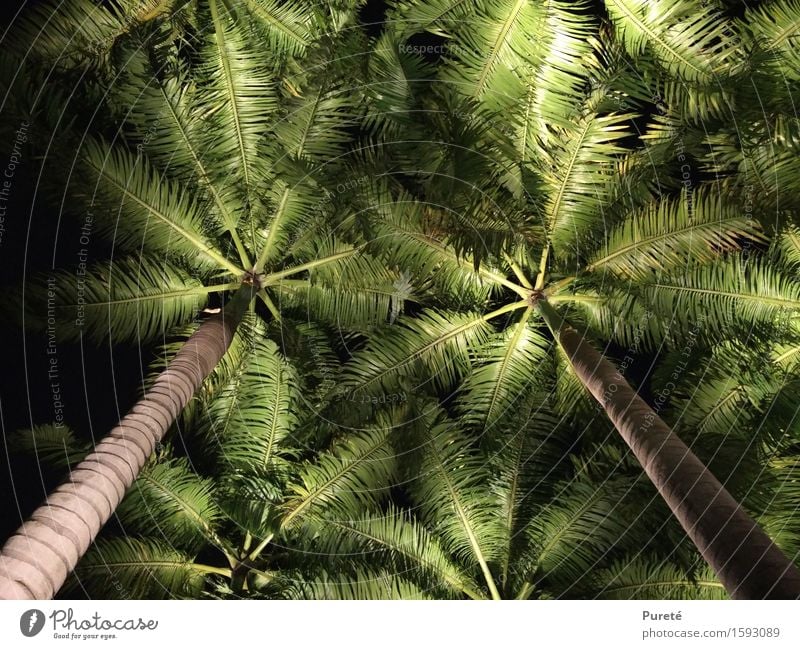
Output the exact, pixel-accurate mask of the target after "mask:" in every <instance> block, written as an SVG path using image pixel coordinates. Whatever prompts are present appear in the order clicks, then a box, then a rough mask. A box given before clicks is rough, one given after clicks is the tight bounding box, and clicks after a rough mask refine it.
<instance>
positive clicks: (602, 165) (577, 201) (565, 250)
mask: <svg viewBox="0 0 800 649" xmlns="http://www.w3.org/2000/svg"><path fill="white" fill-rule="evenodd" d="M631 117H632V115H630V114H621V115H619V114H611V115H597V114H588V115H586V116H583V117H581V118H579V119H577V120H575V121H574V122H573V123H572V124H570V126H569V127H568V128H566V129H564V130H563V131H562V132H561V133H560V134H559V136H558V139H551V141H550V142H549V147H548V150H547V152H546V153H545V154H544V159H542V160H541V161H539V162H537V165H538V166H540V167H541V173H542V178H543V181H544V183H545V185H546V187H547V189H548V197H547V203H546V205H545V219H546V224H547V230H548V232H549V234H550V237H551V240H552V242H553V245H554V246H555V247H556V249H557V250H558V252H559V253H560V254H564V255H569V254H571V253H572V250H573V248H574V246H575V242H576V240H580V239H581V238H582V237H584V236H586V235H587V234H589V233H588V232H587V229H588V228H591V227H592V226H595V225H596V224H597V223H598V222H599V221H602V219H603V208H604V206H607V205H608V203H609V202H610V200H611V199H612V198H613V197H614V195H615V185H614V184H615V174H616V171H617V164H618V160H619V157H620V155H621V154H622V153H624V152H625V149H624V147H623V146H622V145H621V140H622V139H623V138H624V137H626V136H627V135H628V131H627V130H626V129H627V126H628V124H629V122H630V120H631ZM572 254H574V253H572Z"/></svg>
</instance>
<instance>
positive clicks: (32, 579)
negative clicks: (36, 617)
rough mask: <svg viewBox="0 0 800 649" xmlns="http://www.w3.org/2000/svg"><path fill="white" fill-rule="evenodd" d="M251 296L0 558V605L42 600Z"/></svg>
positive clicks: (233, 306)
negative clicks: (2, 603)
mask: <svg viewBox="0 0 800 649" xmlns="http://www.w3.org/2000/svg"><path fill="white" fill-rule="evenodd" d="M252 294H253V287H252V286H250V285H249V284H245V285H243V286H242V287H241V288H240V289H239V290H238V291H237V292H236V294H235V295H234V297H233V299H232V300H231V301H230V302H228V304H227V305H226V307H225V309H224V310H223V311H222V312H221V313H219V314H217V315H214V316H212V317H211V318H209V319H208V320H206V321H205V322H204V323H203V324H202V325H200V327H199V328H198V329H197V331H196V332H195V333H194V334H193V335H192V336H191V337H190V338H189V339H188V340H187V341H186V342H185V343H184V345H183V346H182V347H181V349H180V351H179V352H178V353H177V354H176V355H175V358H174V359H172V361H170V363H169V365H168V366H167V369H165V370H164V371H163V372H162V373H161V374H159V375H158V377H157V378H156V380H155V382H154V383H153V385H152V387H151V388H150V389H149V390H148V391H147V393H146V394H145V395H144V396H143V397H142V398H141V399H140V400H139V401H138V402H137V403H136V405H134V406H133V408H131V410H130V412H129V413H128V414H127V415H125V417H124V418H123V419H122V420H121V421H120V422H119V424H118V425H117V426H116V427H114V428H113V429H112V430H111V432H110V433H109V434H108V435H107V436H106V437H105V438H103V439H102V440H101V441H100V443H99V444H97V446H95V448H94V450H93V452H92V453H90V454H89V455H88V456H87V457H86V458H85V459H84V460H83V461H82V462H80V463H79V464H78V465H77V466H76V467H75V468H74V469H73V470H72V472H71V473H70V475H69V477H68V478H67V479H66V480H65V481H64V482H63V483H62V484H61V485H59V486H58V487H57V488H56V489H55V491H53V493H51V494H50V495H49V496H48V497H47V500H46V502H45V504H43V505H42V506H40V507H39V508H38V509H36V511H34V512H33V514H32V515H31V517H30V518H29V519H28V520H27V521H26V522H25V523H24V524H23V525H22V527H20V528H19V529H18V530H17V531H16V532H15V533H14V535H13V536H11V538H10V539H9V540H8V541H7V542H6V544H5V545H4V546H3V549H2V552H0V599H49V598H51V597H53V595H55V593H57V592H58V590H59V589H60V588H61V586H62V584H63V583H64V581H65V580H66V578H67V575H69V573H70V572H72V570H73V568H74V567H75V564H77V562H78V560H79V559H80V558H81V557H82V556H83V554H84V553H85V552H86V550H87V549H88V548H89V546H90V545H91V543H92V541H93V540H94V538H95V537H96V536H97V533H98V532H99V531H100V528H101V527H102V526H103V525H104V524H105V522H106V521H107V520H108V519H109V518H110V517H111V514H113V513H114V510H115V509H116V508H117V505H119V503H120V501H121V500H122V498H123V497H124V495H125V492H126V491H127V490H128V489H129V488H130V486H131V485H132V484H133V482H134V480H136V477H137V476H138V475H139V471H141V469H142V467H143V466H144V464H145V462H146V461H147V459H148V457H150V455H151V453H152V452H153V450H154V449H155V446H156V443H157V442H159V441H160V440H161V438H162V437H163V436H164V434H165V433H166V432H167V430H168V429H169V427H170V426H171V425H172V423H173V422H174V421H175V418H176V417H177V416H178V413H180V411H181V410H183V408H184V407H185V406H186V404H187V403H188V402H189V400H190V399H191V398H192V396H193V395H194V393H195V392H196V391H197V389H198V388H199V387H200V385H201V384H202V382H203V381H204V380H205V378H206V377H207V376H208V375H209V374H210V373H211V371H212V370H213V369H214V367H216V365H217V363H218V362H219V361H220V359H221V358H222V357H223V355H224V354H225V352H226V351H227V349H228V346H229V345H230V342H231V339H232V338H233V334H234V332H235V331H236V328H237V326H238V325H239V322H240V321H241V318H242V315H243V314H244V311H245V309H246V308H247V305H248V304H249V303H250V299H251V297H252Z"/></svg>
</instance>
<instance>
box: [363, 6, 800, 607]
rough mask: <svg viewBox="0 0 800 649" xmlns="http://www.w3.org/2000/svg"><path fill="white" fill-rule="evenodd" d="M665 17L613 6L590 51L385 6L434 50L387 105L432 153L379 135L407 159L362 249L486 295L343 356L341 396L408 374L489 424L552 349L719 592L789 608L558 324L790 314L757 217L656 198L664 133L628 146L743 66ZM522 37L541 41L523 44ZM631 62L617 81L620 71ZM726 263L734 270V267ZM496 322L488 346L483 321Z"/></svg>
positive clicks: (695, 471)
mask: <svg viewBox="0 0 800 649" xmlns="http://www.w3.org/2000/svg"><path fill="white" fill-rule="evenodd" d="M669 4H670V8H669V9H670V10H669V11H667V7H666V4H664V6H663V7H662V9H663V10H662V11H661V12H658V11H655V10H654V9H653V6H652V3H647V5H646V6H645V3H642V2H628V1H619V2H617V1H616V0H614V1H613V2H608V3H607V8H608V12H609V18H610V21H609V23H608V25H609V28H610V29H611V30H613V34H614V36H613V38H610V39H609V41H608V43H606V42H602V43H600V44H598V45H596V46H595V44H593V38H592V37H593V35H594V34H596V33H597V32H596V27H595V26H594V25H593V20H592V19H591V18H590V17H589V16H588V14H584V15H582V14H581V13H580V11H579V10H578V11H576V10H575V9H574V7H573V6H569V7H567V5H562V4H560V3H558V2H555V3H548V5H547V8H546V9H545V8H543V7H540V6H538V5H537V4H535V3H528V2H512V1H510V0H509V1H508V2H504V3H493V4H491V5H490V4H489V3H477V4H476V5H475V6H472V5H471V6H470V7H466V6H464V5H463V4H460V3H448V2H445V1H442V2H434V3H432V4H431V3H426V4H425V6H422V5H420V4H417V3H411V2H409V3H399V5H398V8H397V12H398V13H397V14H396V16H398V17H401V18H402V24H403V25H404V26H405V28H406V30H407V32H408V33H413V32H414V31H416V30H417V29H419V28H424V29H428V30H429V31H432V32H434V33H436V34H443V35H446V36H447V37H448V38H449V41H448V43H449V45H448V47H449V51H450V54H449V55H448V56H447V57H446V58H445V60H444V62H443V64H442V65H441V66H440V68H439V72H438V76H437V77H436V78H437V79H438V80H439V81H440V82H442V83H441V84H440V85H439V86H438V87H437V90H438V95H439V96H438V97H437V98H436V99H435V100H434V101H435V103H433V102H431V103H429V104H427V106H426V105H425V103H424V100H423V101H421V102H418V103H415V101H416V98H414V97H413V96H412V97H409V96H408V94H406V95H398V99H397V102H396V105H395V106H393V111H392V115H393V114H394V113H399V114H401V115H402V114H404V113H406V114H407V113H408V112H409V111H411V110H419V108H420V105H422V106H425V107H426V108H427V110H432V111H433V115H432V116H430V117H429V118H428V120H427V122H426V124H425V127H424V128H422V129H420V130H422V131H423V132H425V133H426V136H427V139H428V140H434V142H435V144H434V145H433V146H431V149H432V150H431V151H430V152H429V153H427V154H422V155H420V154H417V157H416V158H410V152H409V151H408V147H407V146H406V145H405V143H403V142H399V143H398V144H396V145H394V146H393V142H392V136H393V130H392V129H391V128H386V129H385V140H386V143H385V146H386V148H394V149H396V157H397V159H398V160H403V159H404V157H405V159H409V158H410V159H412V160H422V162H421V163H420V164H418V165H417V166H416V167H415V168H414V169H412V170H408V171H406V176H407V178H403V179H400V180H398V182H396V183H395V186H391V183H387V185H388V186H387V187H386V189H385V190H383V191H381V192H377V193H374V194H372V195H369V196H367V197H366V198H365V199H364V205H365V206H366V205H380V206H381V207H380V208H378V209H376V210H375V211H377V212H378V213H379V215H380V216H379V218H376V219H374V223H373V224H371V225H372V227H373V230H372V232H371V234H372V236H373V237H375V242H376V243H375V244H374V245H375V248H377V249H380V250H383V252H384V254H385V255H386V256H387V259H389V260H390V262H391V263H393V264H395V265H396V266H397V267H398V268H400V269H402V270H403V272H405V273H407V274H409V275H411V276H415V277H420V278H423V281H425V280H426V279H427V276H428V275H429V273H430V269H431V268H435V269H436V271H435V272H437V273H440V274H442V275H443V276H444V277H443V278H439V279H437V284H441V283H442V282H448V283H449V285H450V288H455V287H456V286H457V283H458V279H459V274H461V275H463V274H464V273H465V272H467V271H468V270H469V269H470V268H472V267H475V268H478V270H477V271H476V272H475V281H476V283H480V284H482V286H483V287H484V288H485V292H484V296H483V299H482V300H475V299H474V298H473V296H474V295H475V294H476V291H473V292H472V293H471V294H464V293H460V294H456V293H453V295H452V297H451V298H450V303H451V304H458V298H462V299H461V306H462V308H463V306H464V303H468V304H469V306H472V307H473V308H475V309H476V311H473V313H471V314H469V313H467V314H463V315H462V314H455V313H452V312H442V311H439V310H434V309H430V310H426V311H424V312H422V313H420V314H417V316H416V317H415V318H413V319H408V320H405V321H402V322H401V323H400V324H401V326H400V327H399V328H395V329H394V330H387V332H386V333H385V334H384V335H380V336H377V337H376V338H375V339H374V343H372V344H370V345H369V346H368V347H367V348H366V349H365V350H364V351H363V352H362V353H360V354H357V355H356V358H355V359H354V361H353V363H352V365H351V370H350V377H349V381H348V387H349V388H350V389H351V390H353V391H354V392H357V393H358V392H361V393H367V394H371V395H373V396H375V395H376V393H380V392H383V391H385V392H389V393H391V392H392V391H395V390H397V389H399V386H400V383H401V375H402V374H404V373H408V372H410V371H412V370H413V368H417V367H418V366H422V367H423V368H424V370H423V374H422V375H421V376H420V380H425V381H426V382H430V383H432V384H434V386H435V388H437V389H438V390H440V391H441V392H440V394H442V393H445V394H446V393H447V391H449V390H452V389H456V388H457V387H458V385H459V383H460V381H461V380H462V379H465V382H464V386H463V387H462V391H463V393H464V399H463V403H464V404H465V409H466V410H467V411H473V412H475V411H477V412H475V414H476V415H477V416H479V417H483V418H484V420H485V422H486V423H485V424H484V425H493V424H495V423H496V422H495V421H494V420H495V419H496V417H497V413H499V412H503V411H505V410H508V409H512V408H513V401H514V398H515V397H516V396H517V395H519V394H520V393H521V392H522V391H523V390H524V389H529V388H526V384H528V385H529V382H530V381H531V380H535V379H532V378H531V366H532V365H534V364H536V363H539V364H541V362H542V361H541V359H542V351H541V350H542V349H543V348H545V347H546V346H547V343H548V335H547V334H549V336H552V338H553V339H554V340H555V342H556V352H555V353H556V357H557V364H558V366H559V369H558V371H560V372H564V371H565V366H566V367H568V368H569V370H568V376H567V377H565V378H566V381H577V382H578V383H579V384H581V385H583V386H584V387H585V388H586V389H588V390H589V391H590V392H591V393H592V394H593V395H594V397H595V398H596V399H597V401H598V402H599V403H600V405H601V406H602V408H603V409H604V410H605V412H606V413H607V415H608V416H609V418H610V419H611V421H612V422H614V424H615V426H616V427H617V429H618V431H619V432H620V434H621V435H622V437H623V438H624V439H625V440H626V442H627V443H628V445H629V446H630V448H631V450H632V451H633V452H634V454H635V455H636V457H637V458H638V459H639V461H640V463H641V465H642V467H643V468H644V470H645V472H646V473H647V474H648V475H649V476H650V478H651V480H652V481H653V483H654V484H655V485H656V487H657V488H658V489H659V492H660V493H661V495H662V496H663V497H664V499H665V500H666V502H667V503H668V504H669V505H670V508H671V509H672V511H673V513H674V514H675V516H676V517H677V518H678V519H679V521H680V522H681V524H682V525H683V527H684V529H685V530H686V531H687V533H688V534H689V536H690V538H692V540H693V541H694V542H695V544H696V545H697V547H698V548H699V549H700V551H701V553H702V554H703V556H704V557H705V558H706V560H707V561H708V562H709V564H710V565H711V566H712V568H713V569H714V570H715V572H716V573H717V574H718V576H719V577H720V579H721V580H722V582H723V583H724V584H725V586H726V588H727V589H728V590H729V592H730V593H731V594H732V595H733V596H736V597H744V598H763V597H768V596H769V597H791V598H795V597H798V596H800V571H798V569H797V567H796V566H795V565H794V564H793V563H792V562H791V561H789V560H788V559H787V558H786V557H785V556H784V555H783V553H782V552H781V551H780V550H779V549H778V548H777V547H776V546H775V545H774V544H773V543H772V541H771V540H770V539H769V537H768V536H767V535H766V534H764V532H763V531H762V530H761V529H760V528H759V527H758V526H757V525H756V523H755V522H754V521H753V520H752V519H751V518H750V517H749V516H748V515H747V514H746V513H745V512H744V510H743V509H742V508H741V507H740V506H739V504H738V503H737V502H736V501H735V500H734V499H733V498H732V497H731V496H730V494H729V493H728V492H727V491H726V490H725V488H724V487H723V486H722V485H721V484H720V483H719V481H718V480H716V478H714V476H713V475H712V474H711V473H710V472H709V471H708V470H707V469H706V468H705V466H704V465H703V464H702V463H701V462H700V461H699V460H698V459H697V458H696V457H695V456H694V454H693V453H691V451H690V450H689V449H688V448H687V447H686V445H685V444H683V442H681V440H680V439H679V438H678V437H677V436H676V435H675V434H674V433H673V431H672V430H671V428H670V427H669V426H667V425H666V424H665V423H664V422H663V421H662V419H661V418H660V417H659V416H658V414H657V412H656V411H654V409H653V408H651V407H650V406H648V405H647V404H646V403H645V401H644V400H643V399H641V398H640V397H639V396H638V395H637V394H636V391H635V390H633V389H632V388H631V387H630V385H629V383H628V382H627V380H626V379H625V378H624V377H623V376H622V374H621V372H620V371H619V370H618V369H617V368H615V367H614V366H613V365H612V364H611V363H610V362H609V361H608V360H607V359H606V358H604V357H603V356H602V355H601V354H599V353H598V352H597V351H596V350H594V348H593V347H592V345H591V343H590V342H589V340H588V339H587V336H586V335H585V334H580V333H578V331H577V330H576V327H575V326H574V325H572V324H571V323H570V322H569V321H568V320H567V319H566V318H565V317H564V315H562V314H560V313H559V312H558V311H557V310H556V309H555V307H556V305H561V304H566V305H569V306H570V307H572V309H573V315H572V316H571V318H578V322H581V323H583V325H581V326H585V325H593V326H594V328H595V331H597V332H598V333H600V334H601V335H604V337H606V338H607V339H611V340H614V341H616V342H618V343H621V344H623V345H625V346H628V345H631V344H632V341H634V339H635V338H637V334H640V337H641V338H642V339H643V340H644V341H648V342H649V343H650V344H653V343H654V342H656V343H659V344H666V345H672V346H676V345H680V344H681V343H680V340H681V337H683V336H687V335H688V334H690V333H691V332H692V329H693V328H697V327H699V328H700V329H702V330H703V331H705V332H712V334H717V335H720V333H721V332H723V333H722V335H725V334H724V332H725V331H728V332H730V331H731V330H732V329H733V328H736V326H741V325H742V324H744V323H747V322H749V323H751V324H752V323H753V322H758V323H759V324H763V325H764V326H767V327H769V326H774V325H775V323H776V322H777V321H778V320H779V319H780V318H781V317H782V315H783V314H785V313H787V312H792V311H796V310H797V309H798V307H800V303H798V302H797V300H796V298H795V294H794V290H793V288H792V287H791V286H789V285H788V284H787V282H786V280H785V278H783V277H781V275H780V273H778V272H775V271H772V270H771V269H768V268H767V267H766V266H765V264H764V263H763V262H759V261H757V260H756V258H755V257H756V254H755V253H756V252H757V250H758V248H759V247H760V246H761V245H762V242H763V241H764V237H765V235H764V230H762V227H761V224H760V223H759V217H764V216H765V215H764V213H763V212H760V213H757V214H755V215H748V214H742V212H741V210H740V209H738V207H737V204H736V202H735V199H734V198H733V197H735V196H737V194H738V198H739V200H742V192H741V189H739V190H738V192H737V179H736V178H732V179H730V178H729V179H726V180H722V181H719V182H716V183H711V182H706V183H700V184H698V182H697V181H696V180H693V179H692V177H691V174H689V176H688V178H686V179H683V178H681V180H678V179H677V178H675V176H672V177H671V178H670V176H667V179H666V181H664V179H663V177H661V176H660V175H658V174H659V173H663V172H664V171H668V169H669V166H670V164H671V163H673V160H671V159H670V158H671V157H672V155H671V153H672V152H670V151H669V150H668V149H667V147H666V146H665V145H666V144H670V145H673V144H674V140H672V141H671V140H670V136H671V135H674V133H673V132H670V131H669V128H668V127H669V126H674V124H672V123H671V122H670V119H669V118H670V117H672V116H670V115H668V116H667V118H665V119H661V118H660V116H656V117H655V118H654V119H653V120H652V122H651V124H650V125H646V126H645V128H644V130H643V131H641V132H640V134H639V136H638V138H634V137H633V135H634V134H633V133H632V132H630V131H629V130H628V129H629V127H630V126H631V125H635V126H637V127H639V128H641V126H640V123H641V122H640V121H639V122H637V121H635V120H638V117H637V115H636V113H635V112H633V110H635V109H636V107H637V104H638V105H639V107H641V102H637V97H652V96H653V95H654V94H656V95H658V94H659V93H660V92H662V91H663V95H662V96H667V97H669V98H670V99H669V101H670V105H671V111H672V112H673V114H674V113H682V115H681V117H682V119H683V120H684V121H685V122H691V121H692V120H696V119H698V118H702V115H703V111H706V112H710V111H711V108H713V107H714V106H715V102H716V101H718V98H717V97H715V96H714V95H713V92H712V91H711V89H710V86H712V85H713V86H714V87H717V86H719V87H721V88H723V89H726V88H728V89H730V88H734V87H735V86H736V84H737V83H738V82H740V80H741V79H742V78H743V77H742V76H741V75H743V74H746V73H745V72H742V70H743V68H744V67H745V64H744V61H743V60H742V59H741V58H740V56H739V53H740V51H741V50H742V44H746V43H747V42H748V41H747V39H746V38H745V37H744V36H740V35H739V34H738V33H737V32H736V31H734V30H733V29H732V28H731V25H730V21H728V20H725V19H724V18H723V16H722V15H721V14H717V13H714V12H711V13H709V12H708V11H707V10H701V9H700V8H699V7H697V6H695V5H696V3H691V2H684V3H679V6H672V5H674V3H669ZM763 22H764V23H766V22H767V19H764V20H763ZM545 29H547V30H549V31H545ZM530 33H537V34H539V35H540V36H542V38H541V39H537V40H536V42H531V40H530V39H529V38H528V34H530ZM548 34H549V36H548ZM396 38H398V39H399V40H400V42H403V40H402V35H400V36H396ZM387 49H388V48H387ZM399 49H402V48H399ZM631 61H633V62H634V63H635V64H636V65H637V69H636V74H637V76H636V77H633V78H630V76H626V75H625V72H624V66H626V65H629V64H631ZM403 69H404V66H403V65H402V64H400V63H398V64H397V65H396V74H395V78H397V79H402V80H403V81H404V82H405V83H406V84H408V85H411V83H412V80H411V79H408V78H404V77H403ZM400 83H401V82H399V81H398V83H397V84H396V85H400ZM445 84H449V85H448V86H447V87H446V88H445V89H442V88H443V87H444V86H445ZM731 101H732V100H731ZM751 103H752V100H751ZM687 107H688V108H687ZM622 111H625V112H622ZM628 111H630V112H628ZM392 115H389V116H388V117H387V118H386V121H387V122H389V123H391V121H392ZM637 141H638V142H645V143H647V144H646V145H645V146H641V145H638V146H637ZM414 146H419V145H418V143H416V142H415V143H414ZM678 155H679V157H678V161H680V162H684V160H686V159H690V158H687V157H686V156H687V155H690V154H688V153H687V154H684V153H682V152H681V153H680V154H678ZM712 155H713V151H712V153H711V154H709V157H711V156H712ZM686 166H691V165H687V164H685V163H684V164H683V165H681V168H682V169H683V168H685V167H686ZM406 169H408V168H406ZM656 180H658V182H659V183H664V182H665V183H666V186H661V187H658V186H656V184H655V181H656ZM676 180H678V182H676ZM412 183H414V185H415V186H414V185H412ZM681 183H682V184H683V185H684V186H686V187H687V188H688V189H687V190H686V191H684V192H683V193H682V194H681V195H680V196H674V197H673V198H667V197H664V194H665V192H666V191H667V190H669V189H670V187H676V186H679V185H680V184H681ZM407 187H413V189H412V190H411V191H410V192H407V191H406V190H405V189H404V188H407ZM387 205H393V206H394V207H393V208H392V207H387ZM409 205H410V206H411V207H409ZM387 212H394V216H391V217H389V218H387V216H386V213H387ZM762 220H763V221H765V223H764V226H765V227H767V228H768V227H770V226H771V224H769V223H768V219H767V218H763V219H762ZM442 232H444V233H446V234H441V233H442ZM598 241H599V242H602V244H601V245H598V243H597V242H598ZM537 248H538V254H536V255H535V256H533V255H531V251H532V250H534V251H535V250H536V249H537ZM743 249H744V250H745V251H746V253H748V254H746V255H743V256H742V259H745V258H747V259H748V261H747V263H745V262H744V261H740V260H737V257H736V254H735V253H736V251H739V250H743ZM459 255H460V256H459ZM686 265H689V269H688V270H686V269H685V268H682V266H686ZM692 266H693V267H692ZM510 276H511V277H514V279H513V280H510V279H508V278H509V277H510ZM502 290H505V291H506V292H507V294H508V295H509V296H514V299H515V301H511V300H506V299H505V298H504V296H499V295H498V293H499V292H500V291H502ZM470 298H473V299H472V302H471V303H469V300H470ZM510 314H514V315H510ZM501 318H506V323H505V325H504V326H502V329H501V330H500V331H498V330H496V329H493V328H492V327H491V326H490V325H489V324H488V323H489V322H490V321H491V320H496V321H500V319H501ZM509 320H510V322H509ZM638 329H642V330H643V331H642V332H637V330H638ZM689 351H690V350H689ZM476 359H478V362H477V363H476V362H475V361H476ZM679 373H680V372H679ZM470 374H471V375H470ZM423 377H428V378H424V379H423Z"/></svg>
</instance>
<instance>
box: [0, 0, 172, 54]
mask: <svg viewBox="0 0 800 649" xmlns="http://www.w3.org/2000/svg"><path fill="white" fill-rule="evenodd" d="M173 2H174V0H144V1H142V0H137V1H135V2H134V1H132V0H112V1H111V2H107V3H104V4H102V5H99V4H97V3H95V2H92V1H91V0H74V1H72V2H69V3H64V2H55V1H49V2H44V3H38V4H36V5H33V6H31V7H30V8H27V9H26V11H25V12H24V13H23V15H22V17H21V18H19V19H18V20H16V21H15V22H14V25H13V29H11V30H9V32H8V33H7V34H6V36H7V37H8V40H9V42H8V43H7V46H8V47H10V48H12V49H15V50H16V51H19V52H30V53H31V55H32V56H33V57H35V58H38V59H41V60H43V61H45V62H47V63H48V64H50V65H53V66H54V67H58V68H63V69H72V68H84V69H86V68H93V67H94V68H97V67H103V66H104V65H105V64H106V63H107V62H108V59H109V57H110V55H111V51H112V48H113V47H114V45H115V44H116V43H117V42H118V41H119V40H120V39H122V38H123V37H124V36H125V35H127V34H129V33H131V32H132V31H133V30H134V29H136V28H137V27H139V26H140V25H142V24H144V23H146V22H148V21H150V20H154V19H156V18H158V17H159V16H160V15H162V14H164V13H166V12H168V11H170V10H171V8H172V4H173ZM4 40H5V39H4ZM12 43H13V45H12Z"/></svg>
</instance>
